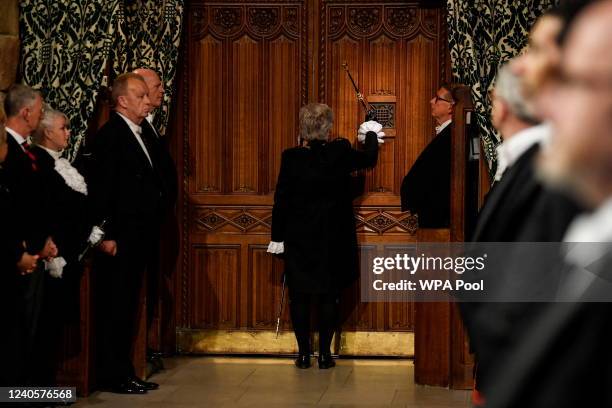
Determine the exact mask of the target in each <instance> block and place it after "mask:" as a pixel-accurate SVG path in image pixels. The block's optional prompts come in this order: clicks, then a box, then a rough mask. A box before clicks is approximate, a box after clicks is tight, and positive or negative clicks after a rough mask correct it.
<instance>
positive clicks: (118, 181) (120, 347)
mask: <svg viewBox="0 0 612 408" xmlns="http://www.w3.org/2000/svg"><path fill="white" fill-rule="evenodd" d="M144 139H145V138H144V137H143V140H144ZM144 141H145V143H146V140H144ZM147 150H148V151H149V155H150V156H151V159H152V160H155V155H154V152H152V151H151V148H148V149H147ZM91 153H92V158H91V165H92V166H91V169H90V171H89V174H90V178H91V180H90V181H89V182H88V185H89V191H90V194H89V195H90V199H91V208H92V213H93V215H94V222H95V223H96V224H98V223H100V222H102V220H106V221H107V224H106V226H105V228H104V229H105V231H106V237H105V239H106V240H115V241H116V242H117V255H116V256H114V257H111V256H107V255H104V254H101V255H100V256H99V257H98V259H97V260H96V267H95V270H96V273H95V277H96V280H97V286H98V288H97V289H98V291H97V297H98V300H99V301H100V302H99V304H98V311H99V312H100V317H99V319H100V320H99V322H100V333H99V336H98V343H99V346H100V353H99V354H98V368H99V377H98V379H99V381H100V382H101V383H107V384H109V385H114V384H117V383H119V382H122V381H124V380H125V379H126V378H127V377H131V376H133V375H134V367H133V365H132V362H131V359H130V350H131V344H132V338H133V335H134V330H135V318H136V315H137V306H138V300H139V292H140V288H141V282H142V279H143V273H144V270H145V266H146V264H147V262H149V260H150V259H151V258H152V257H156V256H157V254H156V253H155V238H156V236H157V230H158V228H159V227H158V223H159V216H160V211H161V208H162V202H163V199H164V198H163V197H164V193H165V192H164V189H163V182H162V180H161V179H160V177H159V174H158V172H157V170H156V168H155V164H156V163H155V161H153V166H152V165H151V163H150V162H149V160H148V159H147V156H146V154H145V152H144V151H143V149H142V147H141V146H140V144H139V143H138V141H137V139H136V137H135V135H134V134H133V133H132V130H131V129H130V127H129V126H128V124H127V123H126V122H125V120H124V119H123V118H122V117H120V116H119V114H117V113H115V112H113V113H111V116H110V119H109V121H108V122H107V123H106V124H105V125H104V126H103V127H102V128H101V129H100V130H99V131H98V133H97V134H96V136H95V138H94V140H93V142H92V146H91Z"/></svg>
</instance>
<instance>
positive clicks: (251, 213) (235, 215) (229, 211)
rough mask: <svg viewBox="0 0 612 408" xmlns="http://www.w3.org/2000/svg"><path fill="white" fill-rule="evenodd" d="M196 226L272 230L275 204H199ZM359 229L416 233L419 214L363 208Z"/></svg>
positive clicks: (359, 213)
mask: <svg viewBox="0 0 612 408" xmlns="http://www.w3.org/2000/svg"><path fill="white" fill-rule="evenodd" d="M194 219H195V223H194V224H193V228H194V229H195V230H196V231H199V232H208V233H211V232H218V233H236V232H242V233H254V234H262V233H263V234H269V233H270V229H271V225H272V208H271V207H264V208H262V207H253V208H250V207H240V208H237V207H214V208H213V207H197V208H196V209H195V217H194ZM355 221H356V224H357V231H359V232H362V233H363V232H365V233H376V234H383V233H385V232H387V231H389V230H393V232H395V233H408V234H411V235H414V234H415V233H416V231H417V229H418V220H417V216H416V215H412V214H409V213H408V214H407V213H401V212H399V211H397V210H396V211H384V210H378V211H376V210H375V211H372V209H367V208H366V209H361V210H358V211H357V213H356V214H355Z"/></svg>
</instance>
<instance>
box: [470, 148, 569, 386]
mask: <svg viewBox="0 0 612 408" xmlns="http://www.w3.org/2000/svg"><path fill="white" fill-rule="evenodd" d="M539 150H540V146H539V144H535V145H533V146H532V147H531V148H529V149H528V150H527V151H526V152H524V153H523V154H522V155H521V156H520V157H519V158H518V160H517V161H516V162H515V163H514V164H513V165H512V166H511V167H510V168H508V169H507V170H506V172H505V173H504V175H503V177H502V179H501V180H500V182H498V183H497V184H496V185H495V186H494V187H493V188H492V190H491V191H490V193H489V194H488V196H487V198H486V201H485V204H484V205H483V208H482V209H481V211H480V214H479V216H478V221H477V225H476V229H475V232H474V236H473V237H472V241H474V242H559V241H561V240H562V239H563V235H564V233H565V230H566V229H567V226H568V225H569V223H570V222H571V221H572V219H573V218H574V217H575V216H576V215H577V214H578V213H579V212H580V211H581V208H580V207H579V206H578V205H577V204H576V203H575V202H574V201H573V200H571V199H569V198H568V197H566V196H564V195H563V194H560V193H558V192H556V191H553V190H551V189H549V188H547V187H545V186H543V184H542V183H541V181H539V180H538V179H537V177H536V175H535V170H534V169H535V157H536V156H537V154H538V152H539ZM525 252H528V247H526V246H523V247H509V248H508V250H507V253H506V254H505V256H504V257H503V259H498V260H497V264H496V265H495V266H494V267H489V272H488V273H490V275H491V276H490V277H489V281H490V282H491V283H494V284H495V287H494V288H493V289H491V291H490V292H489V296H491V298H496V297H500V298H506V297H510V298H517V297H522V298H528V297H533V298H535V297H540V296H545V295H546V291H548V290H549V289H550V288H552V287H555V282H554V280H555V279H556V275H557V270H556V265H555V264H554V263H553V262H551V259H550V257H548V256H546V257H545V256H542V257H541V258H539V259H536V260H535V261H534V258H533V257H527V256H524V255H525ZM530 254H531V253H530ZM493 275H495V276H493ZM504 282H512V287H511V288H510V287H506V286H504ZM490 286H492V285H490ZM546 305H547V304H546V303H532V302H524V303H520V302H516V303H515V302H493V303H462V304H460V310H461V312H462V317H463V320H464V323H465V325H466V328H467V331H468V333H469V336H470V340H471V341H470V344H471V346H472V348H473V350H474V351H475V353H476V359H477V362H478V371H477V378H476V380H477V384H478V387H479V389H480V390H482V391H483V392H484V394H485V398H486V396H487V393H488V392H494V390H493V389H492V388H491V387H494V386H495V384H497V379H496V374H494V373H496V372H498V371H499V370H503V367H502V366H500V364H501V362H503V361H505V358H506V357H508V356H510V355H511V354H510V353H511V351H510V350H512V349H513V347H515V343H517V342H520V338H521V337H520V335H521V333H522V332H523V331H524V330H527V327H528V326H529V325H530V324H531V322H530V316H532V315H536V314H537V311H538V310H540V309H542V308H546V307H547V306H546ZM514 334H516V335H514Z"/></svg>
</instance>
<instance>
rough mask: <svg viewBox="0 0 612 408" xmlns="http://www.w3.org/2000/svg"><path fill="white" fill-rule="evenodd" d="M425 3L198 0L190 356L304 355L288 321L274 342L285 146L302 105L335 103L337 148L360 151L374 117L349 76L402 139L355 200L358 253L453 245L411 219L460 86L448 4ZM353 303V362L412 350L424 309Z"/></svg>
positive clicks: (187, 294) (189, 217) (193, 50)
mask: <svg viewBox="0 0 612 408" xmlns="http://www.w3.org/2000/svg"><path fill="white" fill-rule="evenodd" d="M422 3H423V2H419V3H417V2H411V3H399V2H395V1H368V2H362V1H335V0H317V1H274V0H273V1H268V2H242V1H217V2H214V3H213V2H210V3H209V2H205V1H198V0H192V1H190V2H189V3H188V7H187V12H186V24H185V26H186V33H185V37H184V38H185V43H184V50H185V55H184V58H183V72H182V76H183V80H182V82H181V89H180V92H179V95H181V101H180V104H179V112H180V115H181V117H182V118H183V120H182V123H180V124H179V126H178V129H179V130H180V131H181V132H182V138H183V144H182V146H180V148H179V155H180V156H181V157H182V158H183V160H182V163H181V166H180V167H182V171H181V173H182V176H181V177H182V180H183V182H184V183H183V185H184V194H183V198H182V203H183V204H182V209H181V212H182V232H183V242H182V247H183V248H182V262H181V270H180V274H179V277H178V279H177V289H178V290H177V293H178V294H179V296H178V300H177V325H178V326H179V329H178V347H179V350H182V351H189V352H220V353H227V352H237V353H286V352H291V351H294V350H295V347H296V346H295V341H294V338H293V335H292V332H291V331H290V327H291V326H290V322H289V316H288V310H287V308H285V311H284V314H283V317H282V325H281V328H282V333H281V336H279V339H275V338H274V329H275V325H276V313H277V311H278V304H279V302H280V297H281V276H282V262H280V261H278V260H276V259H275V258H273V257H272V256H270V255H268V254H267V253H266V247H267V244H268V242H269V239H270V222H271V208H272V203H273V193H274V187H275V184H276V178H277V175H278V170H279V164H280V156H281V152H282V150H283V149H286V148H288V147H290V146H294V145H295V143H296V138H297V134H298V129H297V125H298V111H299V108H300V107H301V106H302V105H303V104H305V103H307V102H309V101H322V102H325V103H327V104H329V105H330V106H331V107H332V109H333V110H334V113H335V117H336V120H335V124H334V128H333V135H334V136H344V137H347V138H348V139H350V140H352V141H354V140H355V138H356V129H357V127H358V126H359V124H360V123H361V121H362V118H363V111H361V110H360V107H359V105H358V103H357V101H356V98H355V93H354V91H353V89H352V86H351V84H350V82H349V81H348V78H347V77H346V74H345V72H344V71H343V69H342V67H341V64H342V63H344V62H346V63H348V65H349V68H350V70H351V72H352V74H353V76H354V78H355V80H356V81H357V82H358V83H359V85H360V86H361V90H362V92H363V93H364V95H365V96H366V97H367V98H368V100H369V101H370V102H372V103H374V104H375V106H376V108H377V109H378V110H379V112H380V114H381V117H384V121H385V127H386V129H385V132H386V133H387V134H388V135H392V136H395V137H396V138H395V139H389V140H387V141H386V142H385V144H384V145H383V146H382V147H381V152H380V158H379V164H378V166H377V167H376V169H374V170H373V171H369V172H367V174H366V183H365V194H364V196H363V197H362V198H360V199H359V200H358V201H357V202H356V203H355V204H356V217H357V225H358V233H359V240H360V243H361V244H363V245H381V246H384V245H388V244H389V245H390V244H392V243H397V242H414V241H417V240H425V241H430V242H431V241H447V240H448V239H449V232H448V230H418V229H417V228H416V225H415V220H414V217H412V216H411V215H410V214H407V213H402V212H401V211H400V208H399V207H400V199H399V190H400V183H401V180H402V177H403V176H404V175H405V173H406V171H407V170H408V169H409V168H410V166H411V165H412V163H413V162H414V161H415V159H416V158H417V156H418V154H419V153H420V152H421V151H422V149H423V148H424V147H425V146H426V144H427V143H428V142H429V141H430V140H431V138H432V137H433V122H432V119H431V115H430V108H429V100H430V98H431V96H432V95H433V94H434V91H435V89H436V88H437V86H438V85H439V83H440V81H442V80H443V79H445V78H446V77H447V76H448V75H449V72H448V55H447V54H448V52H447V51H446V41H445V37H446V35H445V33H444V29H445V22H444V10H443V8H432V7H426V6H423V5H422ZM358 296H359V287H358V286H355V287H354V288H351V289H350V290H348V291H347V293H346V294H345V299H346V300H345V302H344V307H345V310H344V314H343V316H344V317H345V320H344V325H343V333H342V335H341V336H340V337H339V338H338V340H337V343H336V347H337V351H339V352H341V353H344V354H366V355H369V354H376V355H404V356H409V355H412V354H413V353H414V338H413V332H414V322H415V319H414V318H415V308H414V305H413V304H412V303H397V304H374V303H370V304H366V303H361V302H359V298H358Z"/></svg>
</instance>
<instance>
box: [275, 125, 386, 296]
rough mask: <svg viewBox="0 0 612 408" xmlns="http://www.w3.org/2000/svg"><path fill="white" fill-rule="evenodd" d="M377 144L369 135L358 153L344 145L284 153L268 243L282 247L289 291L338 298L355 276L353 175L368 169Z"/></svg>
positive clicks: (316, 145) (339, 141) (343, 142)
mask: <svg viewBox="0 0 612 408" xmlns="http://www.w3.org/2000/svg"><path fill="white" fill-rule="evenodd" d="M377 158H378V141H377V138H376V134H375V133H374V132H368V134H367V136H366V140H365V144H364V149H363V150H362V151H359V150H355V149H353V148H352V147H351V144H350V143H349V141H348V140H346V139H336V140H334V141H332V142H329V143H325V142H321V141H312V142H311V143H310V147H308V148H307V147H295V148H291V149H287V150H285V151H284V152H283V155H282V159H281V168H280V173H279V176H278V183H277V185H276V192H275V194H274V207H273V210H272V241H275V242H284V245H285V253H284V259H285V273H286V276H287V282H288V285H289V287H290V288H292V289H293V290H296V291H299V292H302V293H311V294H324V293H337V292H339V291H340V290H341V289H342V288H344V287H346V286H348V285H349V284H351V283H352V282H353V281H354V280H355V278H356V277H357V274H358V267H357V235H356V232H355V217H354V214H353V202H352V198H353V197H352V196H353V192H352V184H351V172H352V171H354V170H357V169H363V168H367V167H372V166H374V165H375V164H376V161H377Z"/></svg>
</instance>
